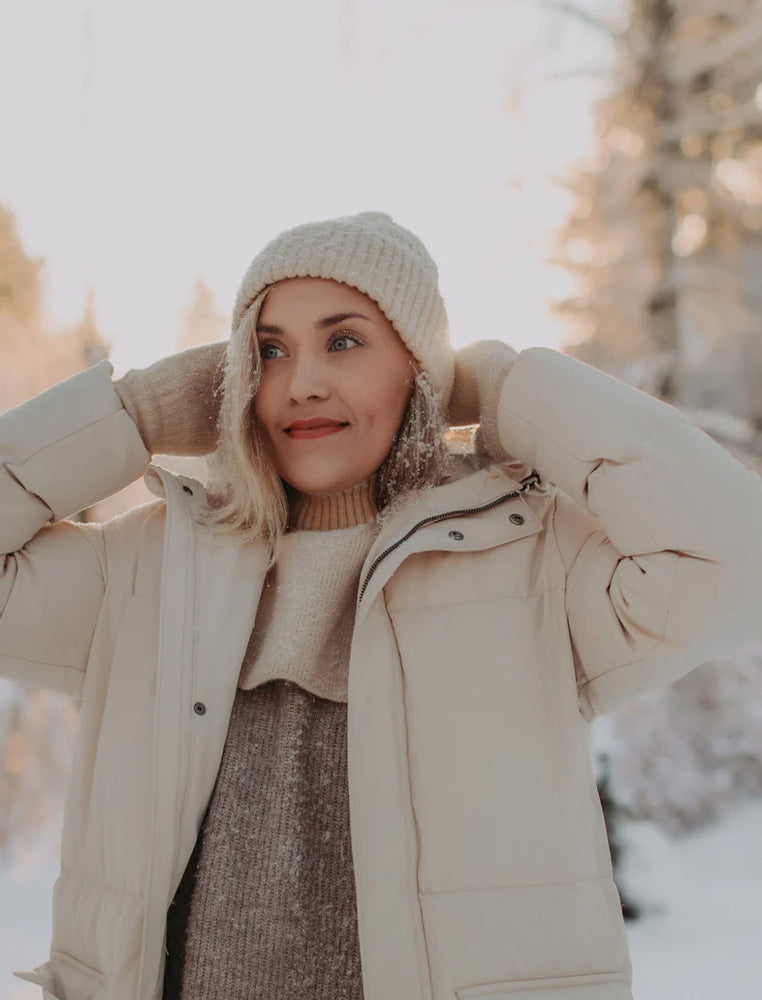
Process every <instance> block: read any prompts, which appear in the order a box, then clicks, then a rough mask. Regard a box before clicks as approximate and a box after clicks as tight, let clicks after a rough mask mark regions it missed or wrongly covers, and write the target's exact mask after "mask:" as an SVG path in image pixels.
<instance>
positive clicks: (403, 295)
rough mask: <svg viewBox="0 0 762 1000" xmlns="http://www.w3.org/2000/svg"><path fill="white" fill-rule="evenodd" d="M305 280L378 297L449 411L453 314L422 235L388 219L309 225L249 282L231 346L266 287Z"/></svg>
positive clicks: (291, 232)
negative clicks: (330, 282)
mask: <svg viewBox="0 0 762 1000" xmlns="http://www.w3.org/2000/svg"><path fill="white" fill-rule="evenodd" d="M299 277H313V278H332V279H333V280H334V281H341V282H343V283H344V284H347V285H351V286H352V287H354V288H357V289H359V290H360V291H361V292H363V293H364V294H366V295H368V296H370V298H372V299H373V300H374V301H375V302H376V303H377V304H378V306H379V308H380V309H381V311H382V312H383V313H384V314H385V316H386V317H387V319H388V320H389V321H390V322H391V323H392V325H393V326H394V328H395V329H396V330H397V333H398V334H399V335H400V337H401V338H402V340H403V341H404V343H405V344H406V345H407V347H408V348H409V349H410V350H411V351H412V352H413V354H414V355H415V357H416V358H417V359H418V361H419V362H420V363H421V365H422V366H423V369H424V371H425V372H426V374H427V375H428V377H429V379H430V381H431V383H432V385H433V386H434V388H435V390H436V391H437V393H438V394H439V395H440V397H441V404H442V408H443V409H444V408H445V407H446V406H447V401H448V399H449V397H450V390H451V388H452V380H453V351H452V347H451V345H450V338H449V324H448V319H447V312H446V309H445V304H444V301H443V299H442V296H441V293H440V291H439V284H438V282H439V275H438V270H437V266H436V264H435V262H434V260H433V258H432V257H431V255H430V254H429V252H428V251H427V249H426V247H425V246H424V244H423V243H422V242H421V240H420V239H419V238H418V237H417V236H416V235H415V234H414V233H412V232H410V230H409V229H405V228H404V227H403V226H400V225H399V224H398V223H397V222H395V221H394V219H393V218H392V217H391V216H390V215H388V214H387V213H385V212H360V213H358V214H356V215H345V216H340V217H338V218H335V219H325V220H322V221H319V222H308V223H305V224H303V225H300V226H295V227H294V228H293V229H288V230H286V231H285V232H283V233H280V234H279V235H278V236H276V237H275V238H274V239H272V240H270V242H269V243H268V244H267V245H266V246H265V247H264V248H263V249H262V250H261V251H260V252H259V253H258V254H257V255H256V257H254V259H253V260H252V262H251V264H250V265H249V267H248V269H247V271H246V273H245V274H244V276H243V279H242V281H241V284H240V287H239V289H238V293H237V295H236V300H235V306H234V309H233V323H232V331H231V340H233V339H234V338H235V337H236V336H237V332H236V331H237V328H238V326H239V324H240V322H241V319H242V318H243V315H244V313H245V312H246V310H247V309H248V307H249V305H250V304H251V303H252V302H253V301H254V299H255V298H256V297H257V295H258V294H259V293H260V292H261V291H262V290H263V289H264V288H265V286H267V285H270V284H273V283H274V282H276V281H281V280H283V279H285V278H299ZM244 326H245V324H244Z"/></svg>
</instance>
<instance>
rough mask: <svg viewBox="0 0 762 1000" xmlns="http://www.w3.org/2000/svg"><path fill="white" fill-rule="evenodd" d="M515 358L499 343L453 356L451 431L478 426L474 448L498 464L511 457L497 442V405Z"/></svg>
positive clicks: (476, 343)
mask: <svg viewBox="0 0 762 1000" xmlns="http://www.w3.org/2000/svg"><path fill="white" fill-rule="evenodd" d="M517 357H518V353H517V352H516V351H515V350H514V349H513V348H512V347H511V346H510V345H509V344H506V343H505V341H502V340H477V341H474V343H472V344H469V345H468V346H466V347H461V348H460V349H459V350H458V351H456V353H455V376H454V380H453V387H452V393H451V395H450V405H449V408H448V420H449V423H450V425H451V426H453V427H459V426H464V425H466V424H479V425H480V426H479V430H478V431H477V434H476V439H475V447H476V449H477V451H483V452H486V453H487V454H488V455H489V456H490V458H491V459H492V461H493V462H497V463H500V462H504V461H506V459H508V458H509V457H510V456H509V454H508V452H507V451H506V450H505V448H504V447H503V445H502V443H501V441H500V435H499V433H498V427H497V405H498V400H499V399H500V394H501V392H502V391H503V383H504V382H505V379H506V378H507V376H508V374H509V373H510V371H511V369H512V368H513V365H514V362H515V361H516V358H517Z"/></svg>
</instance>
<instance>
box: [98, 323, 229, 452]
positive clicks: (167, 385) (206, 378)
mask: <svg viewBox="0 0 762 1000" xmlns="http://www.w3.org/2000/svg"><path fill="white" fill-rule="evenodd" d="M226 352H227V341H215V342H213V343H211V344H202V345H201V346H200V347H190V348H188V349H187V350H185V351H179V352H178V353H177V354H171V355H169V357H166V358H161V360H159V361H156V362H155V363H154V364H152V365H149V366H148V367H147V368H131V369H130V370H129V371H128V372H127V373H126V374H125V375H124V376H123V377H122V378H121V379H118V380H116V381H114V382H113V386H114V389H115V390H116V392H117V395H118V396H119V398H120V399H121V400H122V404H123V406H124V408H125V410H127V412H128V413H129V415H130V416H131V417H132V419H133V420H134V422H135V423H136V424H137V427H138V432H139V434H140V436H141V438H142V439H143V444H144V445H145V446H146V449H147V450H148V451H149V452H150V453H151V454H152V455H207V454H209V453H210V452H212V451H214V449H215V447H216V444H217V426H216V425H217V417H218V415H219V412H220V404H221V401H222V397H221V391H222V382H223V378H224V366H225V361H226V356H227V354H226Z"/></svg>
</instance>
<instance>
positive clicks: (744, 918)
mask: <svg viewBox="0 0 762 1000" xmlns="http://www.w3.org/2000/svg"><path fill="white" fill-rule="evenodd" d="M622 841H623V846H624V848H625V850H626V871H627V880H628V883H627V884H628V888H629V890H630V892H631V895H632V897H633V899H634V900H635V901H637V902H639V903H640V904H641V905H643V906H644V907H645V910H646V914H645V916H644V918H643V919H642V920H640V921H637V922H635V923H632V924H629V925H628V935H629V939H630V949H631V953H632V962H633V969H634V974H633V993H634V996H635V1000H683V998H690V1000H717V998H718V997H728V998H732V1000H747V998H748V1000H752V998H753V1000H757V998H758V997H760V996H761V995H762V849H761V847H762V802H759V801H753V802H748V803H746V804H744V805H743V806H739V807H738V808H736V809H735V810H734V811H733V812H732V813H731V814H729V815H728V816H727V817H725V819H724V820H723V821H722V823H720V824H718V825H717V826H714V827H712V828H708V829H704V830H702V831H700V832H698V833H695V834H692V835H690V836H687V837H683V838H681V839H680V840H672V839H670V838H668V837H666V836H665V835H664V834H662V833H661V832H660V831H659V830H658V828H657V827H655V826H654V825H653V824H651V823H637V824H630V825H628V826H626V827H623V833H622ZM48 851H50V843H49V845H48ZM57 874H58V863H57V861H56V859H55V857H54V856H52V857H51V856H50V855H49V856H48V857H47V858H44V859H42V860H39V859H37V860H35V861H34V862H32V860H31V859H30V861H29V862H28V863H26V864H25V865H24V866H21V867H18V866H17V867H16V869H15V870H14V871H13V872H9V871H2V870H0V1000H30V998H39V997H40V995H41V991H40V989H39V987H37V986H32V985H31V984H29V983H25V982H22V981H21V980H19V979H14V978H13V976H12V975H11V971H12V970H13V969H23V968H31V967H32V966H33V965H37V964H40V963H41V962H43V961H45V959H46V957H47V949H48V941H49V935H50V890H51V887H52V885H53V882H54V881H55V878H56V876H57Z"/></svg>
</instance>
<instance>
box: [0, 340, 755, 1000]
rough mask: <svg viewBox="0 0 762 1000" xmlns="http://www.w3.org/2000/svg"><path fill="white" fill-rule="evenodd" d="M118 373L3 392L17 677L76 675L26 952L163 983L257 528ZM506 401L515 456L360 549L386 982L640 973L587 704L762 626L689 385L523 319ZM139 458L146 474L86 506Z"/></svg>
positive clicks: (240, 635) (366, 848) (365, 937)
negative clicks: (214, 496) (683, 390)
mask: <svg viewBox="0 0 762 1000" xmlns="http://www.w3.org/2000/svg"><path fill="white" fill-rule="evenodd" d="M112 373H113V368H112V366H111V364H110V362H108V361H107V360H104V361H101V362H100V363H99V364H97V365H95V366H93V367H92V368H89V369H87V370H86V371H84V372H81V373H79V374H77V375H75V376H72V377H71V378H69V379H67V380H65V381H64V382H62V383H60V384H58V385H57V386H54V387H53V388H52V389H49V390H47V391H46V392H44V393H42V394H40V395H39V396H36V397H34V398H33V399H31V400H29V401H28V402H26V403H24V404H22V405H21V406H18V407H15V408H14V409H13V410H10V411H9V412H7V413H5V414H3V415H2V416H0V553H3V555H2V572H1V573H0V674H2V675H3V676H5V677H8V678H11V679H14V680H16V681H19V682H21V683H23V684H28V685H34V686H39V687H43V688H48V689H50V690H53V691H58V692H62V693H65V694H68V695H71V696H72V697H74V698H77V699H79V701H80V721H79V730H78V736H77V753H76V757H75V761H74V766H73V771H72V774H71V778H70V786H69V789H68V796H67V801H66V808H65V814H64V826H63V834H62V843H61V873H60V876H59V878H58V879H57V881H56V883H55V886H54V889H53V934H52V941H51V948H50V953H49V956H48V959H47V960H46V961H44V962H42V964H41V965H39V966H37V967H36V968H35V969H34V970H30V971H23V972H22V971H19V972H17V973H16V975H17V976H19V978H21V979H25V980H27V981H29V982H33V983H38V984H39V985H41V986H42V988H43V996H44V997H45V998H59V1000H105V998H109V1000H160V997H161V988H162V977H163V969H164V934H165V928H166V911H167V906H168V905H169V902H170V901H171V899H172V897H173V895H174V892H175V890H176V888H177V885H178V883H179V881H180V878H181V877H182V874H183V871H184V869H185V866H186V864H187V861H188V859H189V857H190V854H191V851H192V849H193V846H194V844H195V842H196V838H197V835H198V831H199V827H200V824H201V820H202V818H203V815H204V812H205V810H206V807H207V804H208V802H209V799H210V796H211V793H212V790H213V786H214V782H215V778H216V776H217V772H218V768H219V764H220V760H221V755H222V750H223V747H224V742H225V736H226V733H227V727H228V722H229V718H230V712H231V710H232V705H233V699H234V696H235V690H236V685H237V681H238V676H239V670H240V667H241V662H242V659H243V656H244V653H245V649H246V645H247V641H248V639H249V635H250V632H251V627H252V623H253V621H254V616H255V613H256V608H257V604H258V601H259V598H260V594H261V591H262V585H263V582H264V577H265V570H266V565H267V559H268V555H269V553H268V552H267V551H266V550H265V547H264V545H263V544H261V543H245V544H242V543H241V542H240V541H238V540H231V539H225V538H214V537H213V536H212V535H211V533H210V532H209V531H208V530H207V529H205V528H204V527H203V526H202V525H201V524H199V522H198V520H197V512H198V510H199V505H200V504H201V503H202V502H203V499H204V487H203V484H202V483H200V482H198V481H197V480H195V479H192V478H190V477H187V476H181V475H177V474H174V473H172V472H170V471H168V470H166V469H163V468H161V467H160V466H159V465H156V464H155V463H152V462H151V456H150V455H149V454H148V452H147V451H146V449H145V447H144V445H143V442H142V440H141V438H140V435H139V434H138V431H137V428H136V426H135V425H134V424H133V422H132V420H131V419H130V417H129V415H128V414H127V412H126V410H125V409H124V408H123V407H122V405H121V400H120V399H119V396H118V395H117V393H116V391H115V390H114V388H113V386H112V383H111V374H112ZM498 428H499V432H500V438H501V441H502V443H503V445H504V447H505V449H506V451H507V452H508V453H509V454H510V455H512V456H514V457H515V459H516V460H517V462H516V463H510V464H508V465H506V466H486V467H482V468H475V467H474V466H468V464H467V463H465V462H464V463H463V464H462V465H459V466H458V471H457V474H456V475H453V476H452V477H451V478H449V479H448V480H446V481H445V482H444V483H442V484H441V485H440V486H438V487H436V488H434V489H432V490H430V491H426V492H424V493H423V494H421V495H420V496H418V497H415V498H414V500H413V501H412V502H411V503H409V504H406V505H404V506H403V507H402V508H401V509H399V510H398V511H396V513H394V514H391V515H390V516H389V517H388V518H387V519H386V520H385V523H384V525H383V527H382V529H381V531H380V533H379V535H378V536H377V537H376V539H375V541H374V543H373V546H372V547H371V549H370V551H369V552H368V555H367V558H366V560H365V564H364V566H363V569H362V572H361V575H360V582H359V587H358V597H357V607H356V614H355V623H354V632H353V638H352V647H351V654H350V666H349V695H348V706H347V709H348V736H347V740H348V747H347V752H348V781H349V801H350V827H351V838H352V856H353V864H354V870H355V882H356V892H357V912H358V931H359V938H360V948H361V957H362V974H363V989H364V995H365V998H366V1000H388V998H389V997H395V998H400V1000H472V998H476V997H479V998H481V1000H498V998H502V997H506V998H507V997H510V998H511V1000H532V998H537V1000H543V998H544V997H545V996H550V995H551V994H550V991H551V990H552V996H553V997H554V1000H566V998H567V997H568V998H569V1000H629V998H630V997H631V990H630V982H631V977H630V963H629V958H628V954H627V946H626V940H625V934H624V925H623V922H622V917H621V909H620V903H619V898H618V896H617V892H616V888H615V886H614V883H613V880H612V872H611V862H610V858H609V852H608V845H607V841H606V835H605V829H604V825H603V819H602V812H601V808H600V803H599V801H598V796H597V793H596V787H595V781H594V777H593V774H592V769H591V764H590V743H589V737H590V723H591V721H592V720H593V719H594V718H595V717H596V716H597V715H599V714H601V713H604V712H607V711H609V710H611V709H612V708H614V707H616V706H617V705H618V704H620V703H621V702H622V700H623V699H625V698H627V697H628V696H630V695H633V694H636V693H638V692H641V691H644V690H646V689H648V688H649V687H651V686H653V685H655V684H663V683H667V682H669V681H671V680H674V679H675V678H677V677H679V676H681V675H682V674H684V673H685V672H687V671H688V670H690V669H692V668H693V667H695V666H698V665H699V664H700V663H702V662H704V661H706V660H707V659H709V658H710V657H712V656H714V655H717V654H720V653H723V652H727V651H729V650H731V649H733V648H737V647H738V646H740V645H742V644H743V643H745V642H747V641H750V640H752V639H757V638H761V637H762V614H760V610H761V609H762V480H761V479H760V477H759V476H758V475H757V474H756V473H754V472H751V471H749V470H747V469H746V468H745V467H744V466H743V465H742V464H741V463H740V462H738V461H737V460H736V459H735V458H733V457H732V456H731V455H729V454H728V453H727V452H726V451H725V450H724V449H723V448H722V447H720V446H719V445H718V444H716V443H715V442H714V441H712V439H711V438H710V437H709V436H708V435H707V434H705V433H704V432H703V431H701V430H699V429H698V428H697V427H695V426H694V425H693V424H692V423H691V422H690V421H689V420H688V419H687V418H686V417H685V416H684V415H683V414H682V413H681V412H680V411H679V410H677V409H675V408H674V407H672V406H669V405H667V404H666V403H663V402H661V401H660V400H657V399H654V398H652V397H651V396H648V395H646V394H645V393H642V392H640V391H638V390H636V389H634V388H633V387H631V386H629V385H627V384H626V383H624V382H622V381H620V380H618V379H616V378H613V377H612V376H609V375H607V374H605V373H603V372H600V371H598V370H597V369H595V368H593V367H591V366H589V365H586V364H583V363H582V362H579V361H576V360H575V359H573V358H570V357H567V356H566V355H564V354H561V353H560V352H557V351H553V350H550V349H547V348H541V347H534V348H528V349H527V350H524V351H523V352H521V354H520V355H519V357H518V359H517V361H516V363H515V364H514V366H513V369H512V371H511V373H510V374H509V375H508V376H507V378H506V380H505V383H504V385H503V389H502V393H501V396H500V401H499V410H498ZM522 463H523V465H524V466H525V469H526V472H531V471H534V472H535V473H536V476H534V477H533V478H532V477H530V478H529V479H527V477H525V476H524V475H522V476H521V477H515V465H516V464H522ZM140 476H144V478H145V482H146V484H147V485H148V487H149V489H150V490H151V491H152V493H153V494H154V495H155V499H154V500H151V501H149V502H148V503H145V504H142V505H139V506H137V507H134V508H133V509H131V510H130V511H128V512H126V513H124V514H122V515H120V516H118V517H115V518H112V519H111V520H109V521H106V522H104V523H102V524H93V523H85V524H80V523H77V522H72V521H69V520H67V518H69V517H71V516H72V515H73V514H75V513H77V512H78V511H80V510H83V509H85V508H86V507H88V506H90V505H92V504H94V503H96V502H97V501H99V500H101V499H103V498H105V497H107V496H110V495H112V494H114V493H116V492H117V491H119V490H120V489H122V488H123V487H125V486H126V485H128V484H129V483H130V482H132V481H133V480H135V479H136V478H138V477H140Z"/></svg>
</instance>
